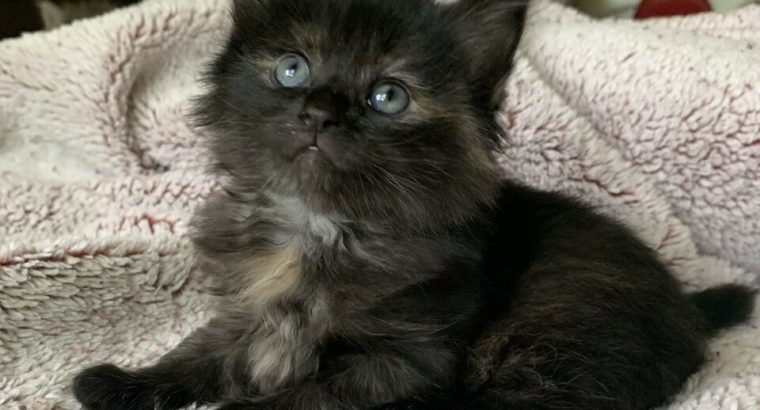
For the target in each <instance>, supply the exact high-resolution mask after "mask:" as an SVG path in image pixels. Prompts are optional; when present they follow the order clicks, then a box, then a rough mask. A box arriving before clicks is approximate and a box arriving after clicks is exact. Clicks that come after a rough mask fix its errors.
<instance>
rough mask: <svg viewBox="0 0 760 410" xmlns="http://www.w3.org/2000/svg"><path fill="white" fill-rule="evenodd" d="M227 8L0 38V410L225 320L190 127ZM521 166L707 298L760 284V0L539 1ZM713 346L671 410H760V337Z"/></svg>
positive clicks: (525, 175) (518, 124) (528, 42)
mask: <svg viewBox="0 0 760 410" xmlns="http://www.w3.org/2000/svg"><path fill="white" fill-rule="evenodd" d="M227 28H228V15H227V2H226V1H225V0H218V1H214V0H195V1H187V0H152V1H147V2H146V3H144V4H142V5H139V6H136V7H132V8H127V9H122V10H119V11H116V12H114V13H111V14H109V15H106V16H102V17H100V18H97V19H93V20H88V21H82V22H78V23H76V24H74V25H72V26H69V27H65V28H63V29H60V30H57V31H54V32H48V33H37V34H33V35H27V36H25V37H23V38H21V39H15V40H7V41H4V42H0V408H2V409H27V410H31V409H40V410H43V409H75V408H78V406H77V405H76V403H75V402H74V401H73V399H72V397H71V395H70V393H69V391H68V388H69V387H68V386H69V384H70V380H71V376H72V374H73V373H74V372H76V371H77V370H78V369H81V368H82V367H84V366H87V365H89V364H92V363H94V362H98V361H111V362H115V363H117V364H120V365H125V366H139V365H146V364H149V363H151V362H153V361H154V360H156V359H157V358H158V357H159V356H160V355H161V354H162V353H164V352H166V351H167V350H169V349H170V348H171V347H172V346H173V345H175V344H176V343H178V342H179V341H180V340H181V339H182V338H183V337H184V336H185V335H186V334H187V333H188V332H190V331H191V330H192V329H193V328H195V327H197V326H199V325H201V324H202V323H203V322H204V320H206V319H207V318H208V312H207V302H208V297H207V296H206V294H205V293H204V292H203V290H202V289H203V287H202V286H201V283H200V281H199V280H198V276H196V275H195V274H194V273H195V271H194V266H195V263H194V262H195V258H194V255H193V252H192V250H191V248H190V247H189V245H188V242H187V239H186V237H185V233H186V224H187V221H188V218H189V216H190V215H191V213H192V210H193V208H194V207H195V206H196V205H197V204H198V203H199V202H200V201H201V200H202V198H203V197H204V196H205V195H206V194H208V192H209V191H210V190H211V189H212V188H213V180H212V179H211V178H210V177H209V176H208V175H207V174H205V173H204V166H205V163H204V162H205V158H206V157H205V156H204V154H203V151H202V149H201V147H200V146H199V133H198V131H197V130H194V129H193V127H192V126H191V125H189V123H188V120H187V119H186V117H185V115H186V113H187V111H188V106H189V104H188V100H189V99H190V97H192V96H193V95H197V94H198V93H199V92H200V87H199V85H198V81H197V80H198V77H199V72H200V71H201V68H202V66H203V64H204V63H205V62H207V61H208V60H209V58H211V57H212V55H213V53H214V52H215V51H216V50H218V48H219V45H220V40H221V38H222V37H223V34H224V32H225V30H226V29H227ZM508 93H509V97H508V101H507V103H506V104H505V107H504V109H503V110H502V112H501V117H502V119H503V121H504V125H505V127H507V129H508V132H509V135H510V139H509V141H508V143H507V145H506V147H505V148H504V150H503V154H500V158H501V161H502V163H503V165H504V169H505V171H506V172H507V173H508V174H509V175H511V176H513V177H515V178H518V179H520V180H523V181H527V182H529V183H531V184H533V185H536V186H540V187H543V188H546V189H553V190H561V191H565V192H571V193H575V194H578V195H582V196H584V197H585V198H587V199H588V200H589V201H591V202H593V203H594V204H596V205H599V206H600V207H601V208H602V209H603V210H604V211H605V212H609V213H611V214H614V215H616V216H617V217H619V218H621V219H622V220H624V221H625V222H626V223H628V224H630V225H631V226H633V227H635V229H636V230H637V231H638V232H639V233H640V235H641V236H642V238H643V239H644V240H645V241H646V242H647V243H648V244H650V245H651V246H652V247H654V248H656V249H658V250H659V251H660V252H661V253H662V255H663V257H664V258H665V260H666V261H667V263H668V264H669V265H670V266H672V268H673V269H674V271H675V272H676V273H677V274H678V275H679V277H680V278H681V279H682V280H683V281H684V282H685V283H686V284H687V286H689V287H690V288H702V287H705V286H708V285H711V284H716V283H721V282H743V283H756V282H757V281H756V276H757V274H758V273H760V217H759V216H758V215H759V214H760V6H757V5H755V6H750V7H747V8H745V9H742V10H739V11H736V12H733V13H731V14H727V15H718V14H703V15H698V16H693V17H687V18H675V19H664V20H652V21H647V22H633V21H593V20H590V19H588V18H586V17H584V16H582V15H579V14H578V13H576V12H575V11H573V10H571V9H568V8H565V7H563V6H560V5H557V4H551V3H546V2H539V3H538V4H536V6H535V7H534V9H533V13H532V15H531V22H530V27H529V29H528V31H527V33H526V36H525V39H524V42H523V45H522V49H521V51H520V55H519V56H518V62H517V65H516V69H515V72H514V75H513V76H512V79H511V81H510V82H509V84H508ZM758 324H760V322H758V320H757V319H755V320H753V322H752V324H751V325H747V326H741V327H739V328H736V329H734V330H731V331H729V332H726V333H724V334H723V335H721V336H720V337H719V338H718V339H716V340H715V341H714V342H713V343H711V357H712V360H711V362H710V364H709V365H708V366H706V367H705V368H704V369H703V370H702V371H701V372H700V373H699V374H697V375H695V376H694V377H693V378H692V379H691V380H690V381H689V382H688V383H687V385H686V386H685V388H684V391H683V393H682V394H681V395H680V396H679V397H677V398H676V400H675V402H674V403H673V404H672V406H671V408H673V409H756V408H760V331H759V330H758V329H757V326H758Z"/></svg>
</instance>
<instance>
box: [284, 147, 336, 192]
mask: <svg viewBox="0 0 760 410" xmlns="http://www.w3.org/2000/svg"><path fill="white" fill-rule="evenodd" d="M329 165H330V164H329V159H328V158H327V157H326V156H325V154H324V153H323V152H322V151H321V150H320V149H319V148H317V147H314V146H310V147H308V148H305V149H303V150H302V151H301V152H299V153H298V154H297V155H296V157H295V158H293V166H294V167H295V171H296V172H295V173H296V176H297V178H298V181H299V182H300V183H301V184H313V183H315V182H317V180H318V179H319V178H320V177H322V176H323V173H324V172H326V169H325V168H326V167H328V166H329Z"/></svg>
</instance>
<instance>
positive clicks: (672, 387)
mask: <svg viewBox="0 0 760 410" xmlns="http://www.w3.org/2000/svg"><path fill="white" fill-rule="evenodd" d="M525 8H526V4H525V2H522V1H510V0H462V1H461V2H459V3H456V4H448V5H437V4H435V3H434V2H433V1H430V0H417V1H410V0H238V1H236V2H235V7H234V12H233V16H234V30H233V31H232V34H231V36H230V38H229V41H228V43H227V46H226V49H225V50H224V52H223V53H222V54H221V55H220V56H219V57H218V59H217V60H216V62H215V64H214V65H213V67H212V69H211V70H210V73H209V75H208V80H209V84H210V87H209V91H208V93H207V95H205V96H204V97H203V98H202V99H201V101H200V104H199V107H198V110H197V113H198V115H199V117H200V119H201V122H202V123H203V125H205V126H206V127H208V129H209V130H210V131H211V134H212V137H211V140H210V141H209V142H210V147H211V149H212V152H213V155H214V159H215V160H216V162H217V164H218V169H219V172H220V174H221V175H222V176H223V179H224V181H225V182H224V184H223V185H224V189H223V190H222V192H219V193H218V194H217V195H215V196H214V197H213V198H212V199H210V201H209V203H208V204H207V206H205V208H204V209H203V210H202V211H200V213H199V215H198V218H197V222H196V233H195V237H194V240H195V244H196V245H197V247H198V249H199V250H200V251H201V252H202V254H203V255H204V256H205V266H204V269H205V272H207V274H208V275H211V276H212V278H213V280H214V282H215V284H216V285H217V291H218V293H219V294H220V296H221V298H220V304H219V307H218V314H217V316H216V318H215V319H213V320H211V321H210V322H209V323H208V324H207V325H206V326H204V327H203V328H201V329H199V330H198V331H196V332H195V333H194V334H192V335H191V336H189V337H188V338H187V339H186V340H185V341H184V342H183V343H182V344H180V345H179V346H178V347H177V348H176V349H174V350H173V351H171V352H170V353H168V354H167V355H166V356H164V357H163V358H162V359H161V360H160V361H159V362H158V363H157V364H155V365H154V366H151V367H147V368H143V369H136V370H124V369H120V368H117V367H115V366H113V365H100V366H96V367H94V368H90V369H88V370H85V371H84V372H82V373H80V374H79V375H78V376H77V377H76V379H75V382H74V392H75V394H76V397H77V398H78V399H79V401H80V402H81V403H82V404H84V406H85V407H86V408H87V409H108V410H118V409H123V410H126V409H138V410H139V409H153V408H154V406H156V407H158V408H160V409H175V408H178V407H181V406H185V405H188V404H191V403H219V404H220V405H221V406H222V407H221V408H222V409H227V410H231V409H282V410H291V409H371V408H376V407H381V406H384V407H385V408H388V409H393V408H399V409H400V408H407V409H423V408H430V409H442V408H443V409H446V408H459V409H510V410H515V409H531V410H537V409H539V410H540V409H616V410H621V409H623V410H625V409H645V408H649V407H651V406H655V405H658V404H661V403H663V402H664V401H665V400H667V399H668V397H669V396H671V395H672V394H674V393H675V392H676V391H677V390H678V389H679V387H680V386H681V384H682V383H683V382H684V380H685V379H686V378H687V377H688V376H689V375H690V374H692V373H693V372H694V371H695V370H697V369H698V368H699V367H700V365H701V364H702V362H703V361H704V348H705V341H706V340H707V339H708V337H709V336H711V335H712V334H713V333H714V332H716V331H717V330H718V329H721V328H723V327H726V326H729V325H732V324H735V323H738V322H740V321H742V320H744V319H745V318H746V317H747V316H748V315H749V313H750V311H751V307H752V304H753V294H752V292H751V291H749V290H747V289H745V288H742V287H738V286H725V287H721V288H715V289H711V290H707V291H704V292H701V293H697V294H694V295H685V294H684V293H683V292H682V290H681V289H680V286H679V284H678V283H677V282H676V280H675V279H674V278H673V277H672V276H671V275H670V273H669V272H668V270H667V269H666V267H665V266H664V265H663V264H662V263H661V262H660V261H658V259H657V257H656V255H655V253H654V252H653V251H652V250H650V249H648V248H647V247H646V246H644V245H643V244H642V243H641V242H640V241H639V240H638V239H636V238H635V237H634V236H633V235H632V234H631V233H630V232H629V231H628V230H627V229H626V228H624V227H622V226H621V225H620V224H618V223H616V222H615V221H612V220H610V219H608V218H605V217H603V216H600V215H598V214H596V213H594V212H593V211H592V210H590V209H589V208H588V207H586V206H584V205H582V204H580V203H578V202H576V201H574V200H571V199H568V198H565V197H563V196H560V195H556V194H553V193H545V192H538V191H535V190H533V189H531V188H528V187H524V186H520V185H518V184H515V183H512V182H508V181H504V180H503V179H502V178H501V177H500V175H499V172H498V167H497V165H496V163H495V161H494V158H493V155H492V150H493V148H494V146H495V145H496V143H497V141H496V140H497V136H498V132H497V129H498V128H497V126H496V123H495V120H494V118H493V114H494V111H495V109H496V108H497V106H498V104H499V102H500V101H501V100H502V98H503V95H502V94H503V91H502V90H503V82H504V80H505V77H506V76H507V74H508V73H509V71H510V67H511V64H512V57H513V53H514V50H515V47H516V45H517V43H518V40H519V38H520V33H521V31H522V24H523V20H524V15H525Z"/></svg>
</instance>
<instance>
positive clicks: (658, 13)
mask: <svg viewBox="0 0 760 410" xmlns="http://www.w3.org/2000/svg"><path fill="white" fill-rule="evenodd" d="M711 10H712V7H711V6H710V3H708V2H707V0H642V1H641V4H639V9H638V10H637V11H636V16H635V17H634V18H635V19H645V18H649V17H667V16H681V15H684V14H695V13H702V12H705V11H711Z"/></svg>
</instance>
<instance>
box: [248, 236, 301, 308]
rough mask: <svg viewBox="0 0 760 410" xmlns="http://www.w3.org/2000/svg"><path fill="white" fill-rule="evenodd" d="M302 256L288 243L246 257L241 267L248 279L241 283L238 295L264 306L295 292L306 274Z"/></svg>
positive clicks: (251, 302) (249, 301) (254, 303)
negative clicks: (301, 259) (304, 273)
mask: <svg viewBox="0 0 760 410" xmlns="http://www.w3.org/2000/svg"><path fill="white" fill-rule="evenodd" d="M299 256H300V255H299V252H297V251H296V249H295V248H294V246H293V245H291V244H288V245H286V246H283V247H278V248H273V249H272V250H269V251H265V252H262V253H260V254H257V255H254V256H252V257H250V258H247V259H245V260H243V261H242V262H241V263H240V264H239V266H238V269H239V270H240V271H241V272H243V273H244V275H242V277H243V278H245V279H247V281H246V282H244V283H241V287H240V288H239V290H238V292H237V294H238V296H239V297H240V298H241V299H243V300H244V301H246V302H247V303H250V304H253V305H258V306H263V305H267V304H269V303H272V302H274V301H276V300H279V299H281V298H283V297H285V296H287V295H288V294H291V293H292V292H293V291H294V290H295V289H297V288H298V286H299V285H300V284H301V279H302V277H303V275H302V274H303V266H302V265H301V261H300V260H299V259H300V258H299Z"/></svg>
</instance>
